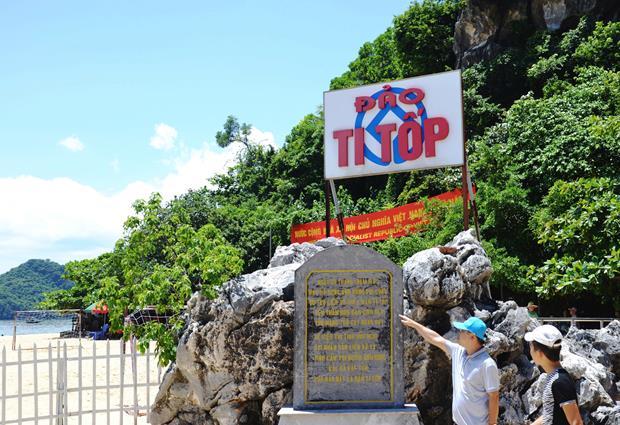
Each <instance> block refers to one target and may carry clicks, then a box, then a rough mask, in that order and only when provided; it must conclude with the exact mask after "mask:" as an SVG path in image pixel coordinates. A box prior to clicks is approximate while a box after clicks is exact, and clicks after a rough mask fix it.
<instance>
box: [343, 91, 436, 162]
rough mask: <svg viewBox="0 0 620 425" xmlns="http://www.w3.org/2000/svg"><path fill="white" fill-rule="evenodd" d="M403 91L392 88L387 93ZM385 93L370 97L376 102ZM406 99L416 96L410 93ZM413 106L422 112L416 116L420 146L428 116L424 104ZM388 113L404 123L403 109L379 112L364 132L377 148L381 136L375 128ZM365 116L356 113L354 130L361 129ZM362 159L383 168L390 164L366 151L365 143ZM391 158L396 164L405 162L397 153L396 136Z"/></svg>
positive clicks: (379, 92)
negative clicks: (418, 125) (420, 136)
mask: <svg viewBox="0 0 620 425" xmlns="http://www.w3.org/2000/svg"><path fill="white" fill-rule="evenodd" d="M404 90H405V89H403V88H400V87H392V88H391V89H390V90H389V91H390V92H392V93H396V94H400V93H402V92H403V91H404ZM386 91H388V90H385V89H382V90H379V91H378V92H376V93H375V94H373V95H372V96H370V97H372V98H373V99H374V100H375V101H376V100H377V99H378V98H379V96H380V95H381V93H384V92H386ZM407 98H408V99H409V100H415V98H416V96H415V95H414V94H413V93H410V94H408V95H407ZM415 105H416V106H417V107H418V112H419V111H420V110H421V111H422V114H419V113H418V116H419V117H420V126H421V127H422V144H424V121H425V120H426V118H427V116H428V115H427V113H426V108H425V107H424V104H423V103H422V102H421V101H420V102H418V103H416V104H415ZM390 111H391V112H393V113H394V114H395V115H396V116H397V117H398V118H400V120H401V121H403V122H404V121H405V114H406V113H407V112H406V111H404V110H403V108H401V107H400V106H398V105H396V106H392V105H389V107H386V108H385V109H382V110H380V111H379V112H378V113H377V115H376V116H375V117H374V119H373V120H372V121H371V122H370V124H369V125H368V127H366V131H367V132H368V133H369V134H370V135H371V136H372V140H374V141H375V142H377V143H378V144H379V146H380V145H381V135H379V133H378V132H377V126H378V125H380V124H381V121H382V120H383V118H385V116H386V115H387V114H388V112H390ZM365 116H366V112H358V113H357V117H356V118H355V128H362V123H363V122H364V117H365ZM410 120H413V118H408V121H410ZM364 157H365V158H367V159H369V160H370V161H372V162H374V163H375V164H377V165H381V166H383V167H386V166H388V165H389V164H390V163H389V162H384V161H382V160H381V157H380V156H377V155H375V153H374V152H372V151H371V150H370V149H368V146H366V144H365V143H364ZM392 157H393V160H394V162H395V163H396V164H401V163H403V162H405V160H404V159H403V158H402V157H401V156H400V153H399V152H398V136H396V137H394V139H393V140H392Z"/></svg>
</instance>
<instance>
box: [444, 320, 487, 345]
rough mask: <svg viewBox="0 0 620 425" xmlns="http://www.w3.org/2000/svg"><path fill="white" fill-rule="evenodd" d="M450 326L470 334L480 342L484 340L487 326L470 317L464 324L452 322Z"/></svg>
mask: <svg viewBox="0 0 620 425" xmlns="http://www.w3.org/2000/svg"><path fill="white" fill-rule="evenodd" d="M452 325H453V326H454V327H455V328H457V329H459V330H462V331H468V332H471V333H473V334H474V335H476V336H477V337H478V338H480V339H482V340H484V339H486V337H485V336H484V334H485V332H486V331H487V325H485V324H484V322H483V321H482V320H480V319H478V318H477V317H470V318H469V319H467V320H466V321H464V322H453V323H452Z"/></svg>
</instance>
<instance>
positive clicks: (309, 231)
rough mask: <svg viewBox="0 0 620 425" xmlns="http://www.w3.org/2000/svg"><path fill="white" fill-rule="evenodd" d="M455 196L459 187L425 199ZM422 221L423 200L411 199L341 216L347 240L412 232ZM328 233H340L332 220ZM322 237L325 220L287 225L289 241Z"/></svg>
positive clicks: (423, 215) (458, 192)
mask: <svg viewBox="0 0 620 425" xmlns="http://www.w3.org/2000/svg"><path fill="white" fill-rule="evenodd" d="M459 198H461V189H455V190H453V191H452V192H446V193H442V194H441V195H437V196H434V197H432V198H429V199H438V200H440V201H444V202H456V201H457V200H458V199H459ZM426 221H427V217H426V214H425V211H424V203H423V202H414V203H412V204H407V205H403V206H402V207H397V208H391V209H389V210H384V211H378V212H374V213H370V214H363V215H357V216H354V217H345V218H344V230H345V234H346V236H347V238H348V239H349V242H353V243H361V242H372V241H380V240H384V239H387V238H390V237H398V236H405V235H408V234H411V233H416V232H418V231H419V227H420V226H421V225H422V224H424V223H425V222H426ZM330 233H331V235H333V236H336V237H340V236H341V235H340V227H339V226H338V221H337V220H336V219H333V220H331V222H330ZM324 237H325V221H315V222H313V223H306V224H296V225H294V226H293V227H292V228H291V243H295V242H298V243H302V242H315V241H318V240H319V239H323V238H324Z"/></svg>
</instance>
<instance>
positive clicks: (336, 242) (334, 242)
mask: <svg viewBox="0 0 620 425" xmlns="http://www.w3.org/2000/svg"><path fill="white" fill-rule="evenodd" d="M314 244H315V245H316V246H319V247H321V248H323V249H327V248H331V247H332V246H343V245H346V243H345V242H344V241H343V240H342V239H340V238H335V237H333V236H330V237H329V238H324V239H321V240H319V241H316V242H315V243H314Z"/></svg>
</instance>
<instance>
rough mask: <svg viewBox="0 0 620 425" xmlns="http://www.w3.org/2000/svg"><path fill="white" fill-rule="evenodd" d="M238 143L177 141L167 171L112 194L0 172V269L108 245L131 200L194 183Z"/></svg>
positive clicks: (259, 139) (204, 179) (232, 154)
mask: <svg viewBox="0 0 620 425" xmlns="http://www.w3.org/2000/svg"><path fill="white" fill-rule="evenodd" d="M175 134H176V130H175ZM250 139H251V140H252V141H253V142H255V143H260V144H262V145H264V146H274V147H275V146H276V144H275V140H274V137H273V134H272V133H270V132H262V131H260V130H258V129H256V128H253V129H252V132H251V134H250ZM241 149H243V146H242V145H241V144H239V143H234V144H232V145H231V146H228V147H227V148H225V149H221V148H219V147H217V146H215V145H214V144H209V143H205V144H203V146H202V147H201V148H200V149H187V148H185V147H184V146H183V145H181V146H180V151H181V152H180V153H179V154H178V156H177V157H176V158H171V163H172V164H173V166H174V170H173V171H172V172H170V173H169V174H168V175H166V176H164V177H163V178H161V179H159V180H156V181H153V182H150V183H146V182H142V181H136V182H133V183H130V184H128V185H127V186H126V187H125V188H124V189H123V190H121V191H120V192H118V193H114V194H111V195H106V194H103V193H101V192H99V191H97V190H96V189H94V188H92V187H90V186H87V185H84V184H81V183H79V182H76V181H75V180H72V179H69V178H55V179H41V178H38V177H33V176H19V177H14V178H0V204H2V205H5V206H7V207H5V208H0V273H3V272H4V271H6V270H8V269H9V268H11V267H15V266H17V265H19V264H21V263H23V262H24V261H26V260H28V259H29V258H49V259H51V260H54V261H57V262H59V263H66V262H67V261H70V260H79V259H83V258H93V257H96V256H97V255H99V254H101V253H103V252H106V251H111V250H112V249H113V248H114V243H115V242H116V240H118V239H119V238H120V237H121V236H122V230H123V223H124V222H125V219H126V218H127V217H128V216H129V215H130V214H131V212H132V208H131V206H132V204H133V202H134V201H135V200H137V199H145V198H148V196H149V195H150V194H151V193H152V192H155V191H157V192H160V193H161V194H162V196H163V197H164V199H166V200H170V199H172V198H174V196H177V195H182V194H183V193H186V192H187V191H188V190H189V189H199V188H201V187H203V186H205V185H207V183H208V179H209V178H211V177H213V176H214V175H216V174H218V173H223V172H225V171H226V170H227V168H228V167H230V166H232V165H234V164H235V162H236V159H237V157H238V154H239V152H240V150H241ZM114 164H117V165H118V161H117V160H116V159H115V160H114V161H112V163H111V164H110V165H111V166H112V168H114V167H115V165H114Z"/></svg>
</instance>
